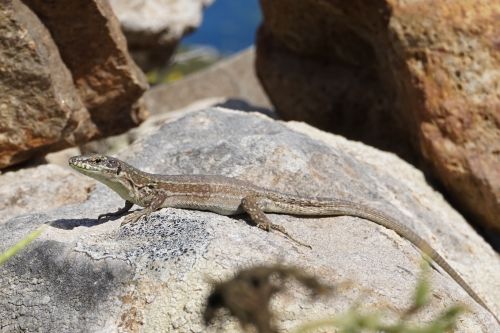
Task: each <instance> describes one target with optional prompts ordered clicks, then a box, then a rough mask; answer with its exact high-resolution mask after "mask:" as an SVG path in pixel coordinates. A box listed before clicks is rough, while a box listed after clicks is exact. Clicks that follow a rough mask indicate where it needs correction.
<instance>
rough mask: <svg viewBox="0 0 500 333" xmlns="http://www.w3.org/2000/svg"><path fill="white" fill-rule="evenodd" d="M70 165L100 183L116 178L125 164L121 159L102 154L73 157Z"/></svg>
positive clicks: (69, 161)
mask: <svg viewBox="0 0 500 333" xmlns="http://www.w3.org/2000/svg"><path fill="white" fill-rule="evenodd" d="M68 163H69V165H70V166H71V167H72V168H73V169H75V170H76V171H78V172H80V173H83V174H84V175H87V176H89V177H92V178H95V179H97V180H99V181H102V179H103V178H107V179H109V178H114V176H117V175H119V174H120V172H121V171H122V169H123V168H124V163H123V162H122V161H120V160H119V159H116V158H113V157H109V156H106V155H100V154H93V155H89V156H84V155H82V156H73V157H71V158H70V159H69V160H68Z"/></svg>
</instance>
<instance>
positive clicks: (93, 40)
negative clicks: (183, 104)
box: [24, 0, 147, 136]
mask: <svg viewBox="0 0 500 333" xmlns="http://www.w3.org/2000/svg"><path fill="white" fill-rule="evenodd" d="M24 2H25V3H26V4H27V5H28V6H29V7H30V8H31V9H32V10H33V11H34V12H35V13H36V14H37V15H38V16H39V17H41V18H42V21H43V23H44V24H45V25H46V26H47V27H48V29H49V30H50V33H51V34H52V37H53V38H54V41H55V43H56V44H57V46H58V48H59V52H60V53H61V57H62V58H63V60H64V62H65V63H66V65H67V66H68V68H69V69H70V71H71V73H72V75H73V79H74V82H75V84H76V86H77V88H78V91H79V93H80V95H81V97H82V100H83V102H84V104H85V106H86V107H87V109H88V110H89V112H90V114H91V116H92V121H93V122H94V123H95V124H96V125H97V127H98V128H99V130H100V132H101V134H102V135H103V136H108V135H111V134H117V133H122V132H124V131H126V130H127V129H129V128H131V127H133V126H135V125H137V124H139V123H140V122H141V121H142V120H144V119H145V117H146V111H145V109H144V108H143V107H142V105H141V104H140V103H136V102H137V101H138V99H139V98H140V97H141V96H142V94H143V92H144V91H145V90H146V89H147V82H146V78H145V76H144V74H143V73H142V71H141V70H140V69H139V68H138V67H137V66H136V65H135V63H134V62H133V61H132V59H131V58H130V55H129V54H128V51H127V43H126V40H125V37H124V36H123V33H122V31H121V30H120V24H119V22H118V20H117V19H116V17H115V15H114V13H113V11H112V9H111V7H110V5H109V4H108V2H107V1H104V0H92V1H88V0H72V1H44V0H24ZM75 36H77V37H75Z"/></svg>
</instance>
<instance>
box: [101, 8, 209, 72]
mask: <svg viewBox="0 0 500 333" xmlns="http://www.w3.org/2000/svg"><path fill="white" fill-rule="evenodd" d="M212 2H213V0H194V1H193V0H176V1H171V0H109V3H110V4H111V7H112V8H113V11H114V12H115V14H116V16H117V17H118V19H119V20H120V23H121V26H122V29H123V32H124V33H125V36H126V37H127V42H128V46H129V49H130V52H131V53H132V55H133V56H134V59H136V61H137V63H138V64H139V65H140V66H141V67H142V68H144V69H148V68H149V67H150V66H151V65H153V64H156V65H160V64H166V63H168V60H169V58H170V56H171V55H172V53H173V51H174V50H175V47H176V46H177V44H178V42H179V41H180V40H181V38H182V37H183V36H184V35H186V34H187V33H189V32H191V31H193V30H194V29H196V28H197V27H198V26H199V25H200V24H201V20H202V14H203V8H204V7H206V6H208V5H210V4H211V3H212Z"/></svg>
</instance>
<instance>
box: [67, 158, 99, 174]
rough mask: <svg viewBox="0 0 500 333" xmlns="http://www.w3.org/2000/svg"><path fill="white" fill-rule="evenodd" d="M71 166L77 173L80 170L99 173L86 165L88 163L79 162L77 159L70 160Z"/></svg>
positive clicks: (91, 166) (89, 165)
mask: <svg viewBox="0 0 500 333" xmlns="http://www.w3.org/2000/svg"><path fill="white" fill-rule="evenodd" d="M69 166H70V167H72V168H73V169H75V170H77V171H80V170H86V171H97V168H96V167H94V166H93V165H91V164H89V163H86V162H83V161H79V160H77V159H75V158H70V159H69Z"/></svg>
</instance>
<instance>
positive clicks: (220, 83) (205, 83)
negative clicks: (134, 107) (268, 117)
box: [144, 47, 271, 114]
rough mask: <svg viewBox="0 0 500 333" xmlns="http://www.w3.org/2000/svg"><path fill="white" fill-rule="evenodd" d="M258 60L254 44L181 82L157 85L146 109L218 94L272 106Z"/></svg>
mask: <svg viewBox="0 0 500 333" xmlns="http://www.w3.org/2000/svg"><path fill="white" fill-rule="evenodd" d="M254 62H255V49H254V48H253V47H252V48H249V49H247V50H245V51H242V52H240V53H238V54H236V55H234V56H232V57H230V58H228V59H225V60H222V61H219V62H217V63H216V64H215V65H213V66H210V67H208V68H207V69H205V70H202V71H199V72H196V73H194V74H192V75H189V76H187V77H185V78H183V79H181V80H179V81H175V82H172V83H170V84H161V85H158V86H156V87H153V88H151V89H150V90H148V91H147V92H146V93H145V94H144V102H145V104H146V108H147V109H148V111H149V112H151V114H157V113H163V112H165V111H173V110H178V109H180V108H184V107H186V106H187V105H189V104H191V103H192V102H193V101H198V100H201V99H206V98H214V97H217V98H235V99H242V100H244V101H246V102H248V103H249V104H251V105H253V106H255V107H258V108H271V103H270V102H269V100H268V98H267V96H266V94H265V93H264V91H263V89H262V86H261V85H260V82H259V81H258V79H257V76H256V75H255V67H254Z"/></svg>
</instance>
